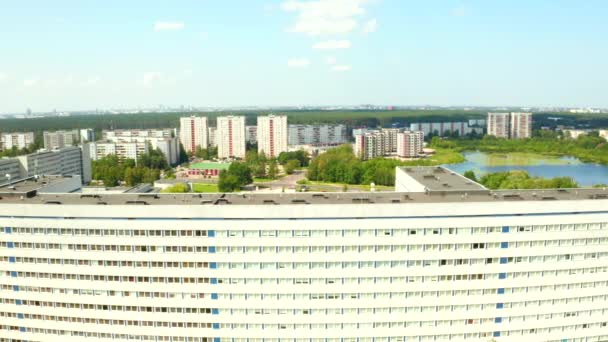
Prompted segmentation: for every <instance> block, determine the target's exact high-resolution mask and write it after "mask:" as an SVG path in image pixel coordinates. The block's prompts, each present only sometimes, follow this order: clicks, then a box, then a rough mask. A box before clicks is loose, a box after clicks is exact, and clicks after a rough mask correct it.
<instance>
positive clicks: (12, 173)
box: [0, 158, 21, 184]
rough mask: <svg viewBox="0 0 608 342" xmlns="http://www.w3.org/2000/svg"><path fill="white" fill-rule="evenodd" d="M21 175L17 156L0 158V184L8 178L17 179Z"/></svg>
mask: <svg viewBox="0 0 608 342" xmlns="http://www.w3.org/2000/svg"><path fill="white" fill-rule="evenodd" d="M20 175H21V172H20V166H19V160H18V159H17V158H2V159H0V184H1V183H5V182H7V181H8V180H9V178H10V179H11V180H13V179H18V178H19V177H20Z"/></svg>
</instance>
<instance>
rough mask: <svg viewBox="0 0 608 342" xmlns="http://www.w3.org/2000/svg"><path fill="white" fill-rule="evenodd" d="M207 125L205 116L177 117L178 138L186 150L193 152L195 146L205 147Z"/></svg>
mask: <svg viewBox="0 0 608 342" xmlns="http://www.w3.org/2000/svg"><path fill="white" fill-rule="evenodd" d="M208 129H209V125H208V122H207V117H205V116H189V117H182V118H180V119H179V140H180V142H181V143H182V145H183V146H184V149H185V150H186V152H191V153H194V152H195V151H196V148H197V147H201V148H207V147H208V146H209V137H208Z"/></svg>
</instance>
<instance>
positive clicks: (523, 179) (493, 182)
mask: <svg viewBox="0 0 608 342" xmlns="http://www.w3.org/2000/svg"><path fill="white" fill-rule="evenodd" d="M464 176H465V177H467V178H469V179H471V180H473V181H475V182H478V183H480V184H481V185H483V186H485V187H486V188H488V189H492V190H497V189H562V188H563V189H568V188H577V187H578V184H577V183H576V181H574V179H572V178H570V177H554V178H543V177H532V176H530V174H528V172H526V171H524V170H511V171H505V172H493V173H487V174H484V175H483V176H481V178H479V179H477V176H476V175H475V172H474V171H472V170H469V171H466V172H465V173H464Z"/></svg>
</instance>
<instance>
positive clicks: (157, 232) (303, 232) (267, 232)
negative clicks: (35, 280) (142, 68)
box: [0, 222, 608, 238]
mask: <svg viewBox="0 0 608 342" xmlns="http://www.w3.org/2000/svg"><path fill="white" fill-rule="evenodd" d="M602 229H607V230H608V223H607V222H597V223H578V224H553V225H534V226H533V225H524V226H521V225H515V226H490V227H465V228H382V229H349V228H344V229H299V230H272V229H259V230H255V229H254V230H241V229H228V230H225V229H220V230H201V229H101V228H42V227H40V228H29V227H0V233H1V232H6V233H14V234H44V235H78V236H150V237H178V236H188V237H197V236H198V237H206V236H209V237H238V238H243V237H244V238H248V237H251V238H256V237H339V236H342V237H371V236H379V237H380V236H410V235H476V234H489V233H515V232H517V233H530V232H533V233H545V232H567V231H586V230H602Z"/></svg>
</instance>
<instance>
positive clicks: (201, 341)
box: [0, 323, 608, 342]
mask: <svg viewBox="0 0 608 342" xmlns="http://www.w3.org/2000/svg"><path fill="white" fill-rule="evenodd" d="M260 326H261V324H260ZM323 326H326V325H325V324H320V325H319V327H318V328H320V329H328V328H327V327H325V328H323ZM220 327H221V326H220ZM220 327H218V328H220ZM600 327H602V323H582V324H575V325H567V326H557V327H551V328H539V329H519V330H506V331H484V332H474V333H456V334H437V335H426V336H390V337H365V338H335V337H334V338H247V337H241V338H231V337H224V338H219V337H214V338H211V337H190V336H155V335H132V334H124V333H102V332H84V331H76V330H61V329H44V328H33V327H20V326H13V325H7V324H2V325H0V330H5V331H15V332H17V331H18V332H20V333H35V334H42V335H58V336H73V337H91V338H104V339H113V340H129V341H133V340H135V341H172V342H283V341H285V342H287V341H290V342H412V341H416V342H427V341H429V342H430V341H453V340H456V341H460V340H467V339H470V340H473V341H478V340H479V339H487V338H492V337H499V336H514V337H519V336H523V337H525V338H534V337H533V336H530V335H536V334H539V335H541V336H542V334H550V333H564V334H568V333H571V332H575V331H579V330H588V329H598V328H600ZM363 328H364V329H370V328H369V327H363ZM607 340H608V335H600V336H588V337H583V338H576V339H569V340H568V341H571V342H579V341H581V342H582V341H585V342H602V341H607ZM559 341H560V342H561V341H563V340H559Z"/></svg>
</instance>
